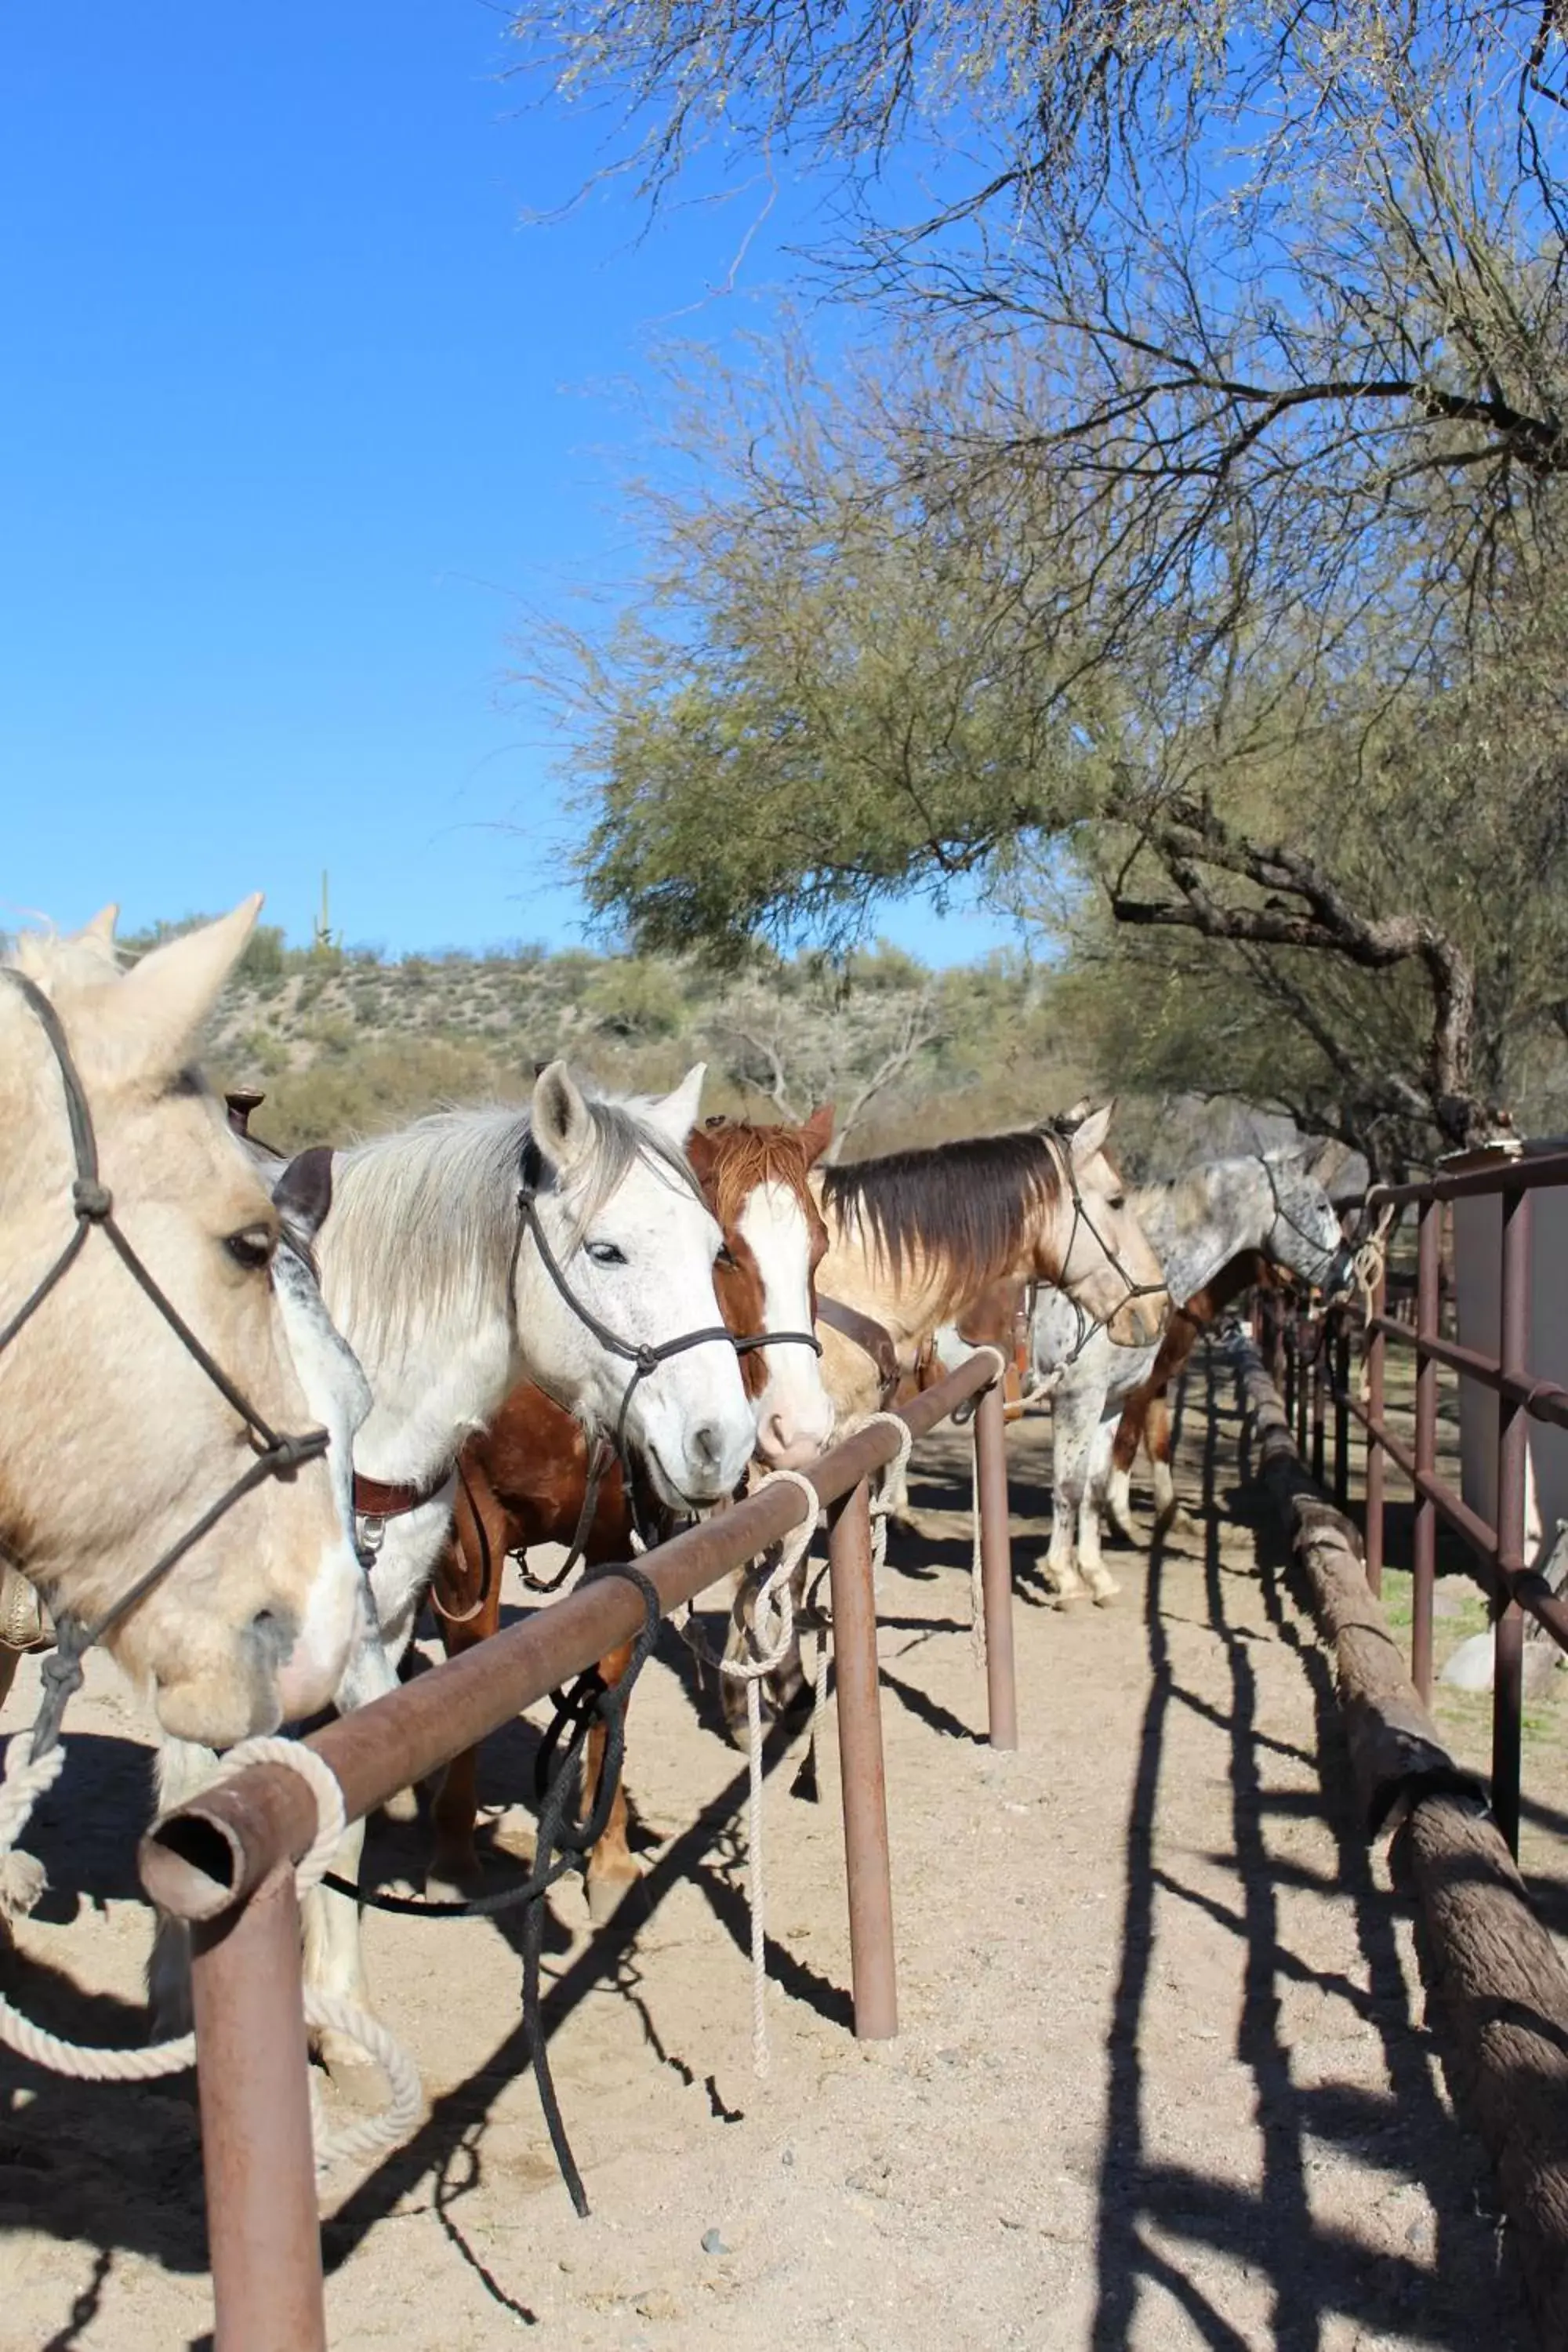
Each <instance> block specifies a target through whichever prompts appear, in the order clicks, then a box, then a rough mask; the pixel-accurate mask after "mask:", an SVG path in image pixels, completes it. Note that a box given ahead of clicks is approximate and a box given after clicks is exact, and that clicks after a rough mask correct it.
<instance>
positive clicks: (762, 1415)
mask: <svg viewBox="0 0 1568 2352" xmlns="http://www.w3.org/2000/svg"><path fill="white" fill-rule="evenodd" d="M832 1139H833V1106H832V1105H831V1103H827V1104H824V1106H823V1107H822V1108H821V1109H820V1110H816V1111H814V1112H813V1113H812V1116H811V1117H810V1118H808V1119H807V1120H806V1122H805V1125H804V1126H803V1127H752V1126H750V1125H748V1124H745V1123H743V1122H742V1121H740V1120H731V1119H710V1120H709V1122H708V1124H707V1126H706V1127H702V1128H699V1129H697V1130H696V1131H695V1133H694V1134H693V1135H692V1137H691V1139H690V1141H689V1144H688V1146H687V1151H688V1155H689V1159H690V1160H691V1164H692V1166H693V1168H694V1169H695V1170H696V1171H697V1174H698V1178H699V1181H700V1183H701V1185H702V1189H703V1192H704V1194H705V1195H706V1197H707V1199H708V1202H709V1204H710V1207H711V1208H712V1210H713V1213H714V1214H715V1215H716V1216H717V1218H718V1219H719V1222H720V1223H721V1225H722V1226H723V1228H724V1251H723V1253H722V1255H721V1258H720V1264H719V1276H718V1291H719V1304H720V1306H721V1308H722V1309H723V1314H724V1320H725V1322H726V1323H727V1324H728V1325H729V1327H730V1328H731V1331H733V1333H734V1334H735V1336H736V1338H737V1339H743V1338H755V1337H756V1336H758V1335H759V1334H767V1333H773V1332H776V1333H779V1334H781V1335H784V1336H782V1337H781V1338H780V1339H778V1340H777V1341H776V1342H775V1343H774V1344H773V1345H772V1346H769V1347H763V1348H751V1349H747V1351H746V1352H745V1354H744V1355H743V1356H742V1359H741V1366H742V1376H743V1378H744V1380H745V1385H746V1390H747V1393H748V1394H749V1396H750V1397H751V1399H752V1410H753V1412H755V1415H756V1426H757V1438H756V1451H757V1454H758V1457H759V1459H760V1460H762V1461H763V1462H764V1463H765V1464H767V1465H768V1466H769V1467H770V1468H773V1469H800V1468H803V1467H804V1466H805V1464H806V1463H808V1462H815V1461H816V1457H817V1455H818V1454H820V1453H821V1451H822V1449H823V1447H824V1446H825V1445H826V1443H827V1441H828V1439H829V1438H830V1437H831V1436H832V1434H833V1400H832V1398H831V1397H830V1396H829V1395H828V1393H827V1390H826V1387H825V1385H824V1383H823V1379H822V1365H821V1360H820V1359H819V1358H818V1356H817V1354H816V1349H815V1347H813V1346H811V1345H808V1344H805V1342H808V1341H810V1340H811V1339H812V1337H813V1327H814V1325H815V1323H816V1268H817V1266H818V1265H820V1264H821V1262H822V1258H823V1256H824V1255H825V1253H826V1248H827V1227H826V1223H824V1221H823V1215H822V1212H821V1210H820V1209H819V1208H818V1206H817V1204H816V1198H815V1196H814V1194H813V1192H812V1190H811V1187H810V1185H809V1184H808V1182H807V1181H806V1179H807V1177H808V1176H809V1174H810V1172H811V1171H812V1169H813V1168H814V1167H815V1166H816V1162H817V1160H820V1158H821V1157H822V1154H823V1153H824V1152H825V1151H826V1149H827V1146H828V1144H829V1143H830V1142H831V1140H832Z"/></svg>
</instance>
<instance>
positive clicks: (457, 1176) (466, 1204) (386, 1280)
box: [322, 1088, 701, 1349]
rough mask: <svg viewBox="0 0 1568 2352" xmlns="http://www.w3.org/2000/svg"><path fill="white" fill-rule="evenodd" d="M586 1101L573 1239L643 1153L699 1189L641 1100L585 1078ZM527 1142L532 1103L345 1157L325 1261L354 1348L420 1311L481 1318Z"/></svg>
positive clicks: (386, 1337) (507, 1255)
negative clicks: (586, 1134) (594, 1086)
mask: <svg viewBox="0 0 1568 2352" xmlns="http://www.w3.org/2000/svg"><path fill="white" fill-rule="evenodd" d="M583 1099H584V1104H585V1106H586V1108H587V1112H588V1118H589V1120H590V1122H591V1124H592V1127H593V1130H594V1142H593V1146H592V1148H591V1150H589V1151H588V1152H587V1153H586V1154H585V1155H584V1158H583V1159H582V1160H580V1161H579V1162H578V1164H577V1165H576V1167H574V1170H573V1171H572V1172H571V1175H570V1178H569V1179H568V1181H566V1182H565V1183H563V1185H562V1186H561V1188H560V1196H559V1197H560V1199H561V1201H562V1202H563V1206H565V1208H566V1210H567V1213H568V1222H569V1247H571V1248H575V1246H576V1244H577V1242H578V1241H579V1240H580V1239H581V1237H582V1235H583V1234H584V1231H585V1230H586V1228H587V1226H588V1225H589V1224H590V1223H591V1222H592V1220H593V1219H594V1217H595V1215H596V1214H597V1213H598V1212H599V1210H600V1209H601V1208H603V1206H604V1204H605V1202H606V1201H607V1200H609V1199H610V1197H611V1196H612V1194H613V1193H614V1192H616V1190H617V1189H618V1187H619V1186H620V1185H621V1184H622V1183H623V1182H624V1181H625V1180H626V1176H627V1175H628V1174H629V1173H630V1171H631V1169H632V1167H633V1165H634V1163H635V1162H636V1161H637V1160H639V1159H641V1160H646V1161H647V1163H648V1164H649V1165H650V1166H652V1167H653V1168H655V1169H656V1170H657V1171H658V1173H659V1174H660V1175H662V1176H663V1177H665V1178H666V1179H667V1181H668V1182H669V1183H671V1184H672V1185H673V1186H674V1187H675V1188H676V1189H677V1190H678V1191H679V1192H684V1193H688V1194H689V1195H690V1196H691V1197H693V1198H695V1199H700V1197H701V1196H700V1192H698V1187H697V1182H696V1179H695V1178H694V1176H693V1175H692V1172H691V1170H690V1168H689V1166H688V1164H687V1162H686V1160H685V1157H684V1155H683V1154H682V1153H681V1151H680V1150H679V1147H678V1146H677V1145H675V1144H674V1143H672V1142H671V1141H670V1139H669V1138H668V1135H666V1134H665V1132H664V1131H663V1129H661V1128H658V1127H657V1126H655V1125H654V1123H653V1121H652V1120H651V1119H650V1118H648V1116H647V1108H646V1106H645V1105H644V1104H643V1103H642V1102H641V1101H640V1100H634V1101H617V1100H616V1099H614V1098H612V1097H607V1096H604V1095H598V1094H594V1093H590V1092H589V1091H588V1090H587V1089H586V1088H584V1089H583ZM531 1140H532V1130H531V1122H530V1118H529V1114H528V1112H527V1111H525V1110H518V1109H514V1108H495V1107H492V1108H479V1109H468V1110H444V1111H434V1112H432V1113H431V1114H430V1115H429V1117H427V1118H420V1119H416V1120H415V1121H414V1122H413V1124H412V1125H411V1126H408V1127H405V1128H400V1129H397V1130H396V1131H395V1133H393V1134H390V1135H383V1136H376V1137H373V1138H372V1139H370V1140H369V1141H368V1142H364V1143H357V1144H354V1145H352V1146H351V1147H350V1148H349V1150H346V1151H345V1152H344V1153H343V1154H342V1158H341V1160H340V1162H339V1165H338V1170H337V1173H336V1177H335V1181H334V1183H333V1192H332V1212H331V1217H330V1219H329V1220H328V1223H327V1226H326V1228H325V1231H324V1234H323V1237H322V1238H323V1244H324V1246H323V1250H322V1269H323V1273H324V1275H325V1277H326V1282H327V1287H328V1290H329V1292H330V1294H331V1304H332V1309H333V1314H334V1317H335V1318H336V1319H338V1320H339V1321H340V1322H344V1323H348V1324H350V1325H351V1327H352V1328H353V1338H354V1344H355V1346H356V1347H363V1346H365V1345H369V1346H370V1347H372V1348H373V1349H374V1348H385V1347H387V1346H389V1345H392V1344H395V1340H396V1339H397V1337H398V1336H399V1332H400V1330H401V1328H402V1327H403V1325H404V1324H405V1321H406V1319H407V1318H408V1317H409V1315H410V1314H411V1313H412V1312H417V1313H418V1314H419V1315H420V1316H421V1318H423V1317H424V1316H425V1315H426V1314H428V1313H429V1312H431V1311H436V1312H438V1313H442V1314H447V1313H451V1314H453V1315H455V1316H458V1317H460V1318H463V1319H465V1320H471V1321H472V1322H473V1323H474V1324H475V1325H476V1326H478V1325H479V1324H480V1323H481V1322H482V1321H483V1320H484V1319H485V1318H487V1317H488V1316H489V1315H491V1314H493V1313H494V1311H495V1306H496V1301H497V1299H498V1298H504V1297H505V1295H506V1291H507V1287H508V1285H509V1283H510V1276H511V1263H512V1255H513V1252H514V1250H515V1248H516V1246H517V1235H518V1230H519V1226H518V1205H517V1197H518V1190H519V1183H520V1179H521V1171H522V1164H523V1158H524V1154H525V1153H526V1152H528V1150H529V1147H530V1144H531ZM547 1181H548V1172H547Z"/></svg>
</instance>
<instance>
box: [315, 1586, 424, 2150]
mask: <svg viewBox="0 0 1568 2352" xmlns="http://www.w3.org/2000/svg"><path fill="white" fill-rule="evenodd" d="M399 1654H400V1650H398V1649H395V1650H392V1651H390V1652H389V1650H388V1648H387V1646H386V1644H385V1643H384V1641H383V1639H382V1636H381V1634H380V1633H379V1632H378V1631H375V1630H374V1629H371V1628H369V1627H366V1628H364V1629H363V1632H362V1637H361V1640H360V1642H359V1643H358V1645H357V1647H356V1648H355V1650H354V1653H353V1656H352V1657H351V1659H350V1660H349V1664H348V1667H347V1669H346V1671H345V1673H344V1675H343V1679H342V1683H341V1684H340V1685H339V1686H338V1697H337V1706H338V1712H339V1713H340V1715H348V1714H350V1713H352V1712H353V1709H354V1708H355V1707H360V1706H368V1705H369V1703H370V1701H371V1700H372V1699H373V1698H381V1697H384V1696H385V1695H386V1694H387V1693H388V1692H389V1691H395V1689H396V1688H397V1666H396V1660H397V1657H398V1655H399ZM363 1853H364V1823H363V1821H358V1822H350V1823H349V1825H348V1829H347V1831H346V1832H345V1833H344V1836H343V1839H342V1843H341V1844H340V1845H339V1847H338V1850H337V1852H336V1853H334V1854H333V1856H332V1860H331V1872H332V1875H333V1876H334V1877H336V1878H342V1879H343V1880H345V1881H346V1882H347V1883H348V1885H351V1886H353V1885H358V1883H359V1874H360V1863H361V1859H362V1857H363ZM300 1907H301V1911H302V1915H303V1919H304V1928H305V1982H306V1984H307V1986H308V1987H309V1988H310V1990H312V1991H314V1992H321V1993H327V1994H331V1995H334V1996H336V1997H337V1998H338V1999H339V2000H352V2001H353V2003H354V2005H355V2006H356V2007H357V2008H359V2009H364V2010H368V2009H369V2007H370V1990H369V1987H368V1985H367V1984H366V1981H365V1973H364V1954H363V1949H362V1948H361V1944H360V1918H359V1905H358V1903H357V1902H355V1900H354V1898H353V1895H339V1894H336V1893H334V1892H333V1890H332V1889H331V1887H327V1886H316V1887H312V1888H311V1890H310V1893H309V1894H308V1895H306V1897H305V1900H304V1902H303V1904H302V1906H300ZM315 2040H316V2043H317V2047H318V2049H319V2050H320V2053H321V2063H322V2064H323V2065H324V2066H325V2067H326V2068H327V2070H328V2072H329V2073H330V2074H331V2077H332V2080H333V2082H334V2083H335V2084H337V2085H338V2086H339V2088H340V2089H341V2090H342V2091H343V2092H344V2094H345V2095H346V2096H347V2097H348V2098H349V2099H350V2100H351V2101H352V2102H353V2103H356V2104H362V2103H363V2104H367V2105H379V2104H380V2103H381V2100H382V2099H383V2098H384V2087H383V2077H382V2073H381V2069H380V2067H379V2066H377V2065H375V2064H374V2063H372V2062H371V2061H369V2060H367V2059H366V2057H365V2054H364V2053H363V2050H362V2049H361V2048H360V2046H359V2044H358V2042H353V2041H350V2040H349V2039H348V2038H347V2037H346V2036H344V2035H342V2034H340V2033H337V2032H334V2031H333V2030H332V2028H331V2026H324V2027H323V2028H322V2029H321V2032H320V2033H318V2034H317V2035H316V2036H315Z"/></svg>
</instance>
